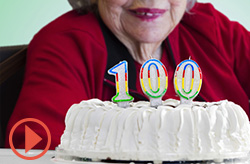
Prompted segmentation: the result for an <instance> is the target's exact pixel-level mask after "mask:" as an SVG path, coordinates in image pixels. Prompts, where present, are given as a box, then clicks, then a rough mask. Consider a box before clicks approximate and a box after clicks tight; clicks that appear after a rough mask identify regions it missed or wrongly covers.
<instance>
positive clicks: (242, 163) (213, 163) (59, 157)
mask: <svg viewBox="0 0 250 164" xmlns="http://www.w3.org/2000/svg"><path fill="white" fill-rule="evenodd" d="M52 161H54V162H67V163H68V162H72V163H88V164H94V163H95V164H111V163H113V164H114V163H115V164H250V152H249V153H248V155H246V156H243V157H242V156H241V157H240V158H231V159H214V160H180V161H165V160H164V161H162V160H152V161H150V160H147V161H136V160H131V161H128V160H112V159H94V158H87V157H80V156H74V155H70V154H68V153H67V152H65V151H63V150H62V149H56V154H55V157H53V158H52Z"/></svg>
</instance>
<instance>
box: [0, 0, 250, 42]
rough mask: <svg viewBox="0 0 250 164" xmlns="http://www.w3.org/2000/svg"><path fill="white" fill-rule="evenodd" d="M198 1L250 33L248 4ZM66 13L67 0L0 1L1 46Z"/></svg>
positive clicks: (247, 1) (235, 0)
mask: <svg viewBox="0 0 250 164" xmlns="http://www.w3.org/2000/svg"><path fill="white" fill-rule="evenodd" d="M198 1H199V2H211V3H212V4H213V5H214V6H215V8H217V9H218V10H219V11H221V12H222V13H224V14H225V15H226V16H228V17H229V18H230V19H231V20H235V21H238V22H240V23H241V24H242V25H244V26H245V27H246V28H247V29H248V30H249V31H250V0H239V1H238V0H198ZM69 10H71V7H70V5H69V4H68V2H67V0H0V46H6V45H20V44H28V43H29V42H30V40H31V39H32V37H33V36H34V34H35V33H37V32H38V31H39V30H40V29H41V28H42V27H43V26H45V25H46V24H47V23H49V22H50V21H52V20H54V19H55V18H56V17H58V16H60V15H61V14H63V13H65V12H67V11H69Z"/></svg>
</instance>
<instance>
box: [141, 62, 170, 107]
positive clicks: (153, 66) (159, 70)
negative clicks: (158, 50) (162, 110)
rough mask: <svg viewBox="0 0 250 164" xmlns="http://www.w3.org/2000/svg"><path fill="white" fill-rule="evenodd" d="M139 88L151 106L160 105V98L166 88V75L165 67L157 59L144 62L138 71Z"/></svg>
mask: <svg viewBox="0 0 250 164" xmlns="http://www.w3.org/2000/svg"><path fill="white" fill-rule="evenodd" d="M140 82H141V88H142V91H143V92H144V94H145V95H147V96H148V97H149V99H150V105H151V106H154V107H156V106H158V105H161V104H162V96H163V95H164V94H165V93H166V91H167V87H168V75H167V70H166V68H165V66H164V65H163V64H162V63H161V62H160V61H159V60H157V59H150V60H148V61H146V62H145V63H144V64H143V65H142V67H141V70H140Z"/></svg>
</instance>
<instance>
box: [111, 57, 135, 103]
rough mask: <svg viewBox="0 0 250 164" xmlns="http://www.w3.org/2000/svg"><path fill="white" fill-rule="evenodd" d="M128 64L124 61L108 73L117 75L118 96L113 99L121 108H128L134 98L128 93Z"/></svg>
mask: <svg viewBox="0 0 250 164" xmlns="http://www.w3.org/2000/svg"><path fill="white" fill-rule="evenodd" d="M127 65H128V62H127V61H122V62H120V63H119V64H117V65H115V66H114V67H112V68H110V69H109V70H108V73H109V74H111V75H115V79H116V95H115V96H114V97H113V98H112V101H113V102H116V103H118V106H120V107H123V108H125V107H128V106H129V102H130V101H132V100H133V99H134V98H133V97H132V96H130V95H129V92H128V67H127Z"/></svg>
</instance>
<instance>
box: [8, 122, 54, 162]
mask: <svg viewBox="0 0 250 164" xmlns="http://www.w3.org/2000/svg"><path fill="white" fill-rule="evenodd" d="M27 122H33V123H37V124H39V125H41V126H42V128H44V130H45V132H46V134H47V139H46V138H41V137H40V136H39V135H38V134H37V133H36V132H35V129H31V128H30V127H29V126H28V125H27V124H24V125H25V129H24V133H25V134H24V136H25V154H20V153H19V152H18V151H17V150H16V148H15V147H14V144H13V134H14V131H15V130H16V128H17V127H18V126H19V125H21V124H23V123H27ZM42 140H44V141H45V142H46V141H47V145H46V147H45V148H44V149H43V148H42V149H43V151H42V152H41V153H40V154H38V155H35V156H30V155H31V154H30V153H29V150H31V149H32V148H33V147H35V146H36V145H37V144H38V143H39V142H41V141H42ZM44 141H43V142H44ZM9 143H10V147H11V149H12V151H13V152H14V153H15V154H16V155H17V156H18V157H20V158H22V159H26V160H34V159H37V158H40V157H42V156H43V155H44V154H45V153H46V152H47V151H48V149H49V147H50V144H51V134H50V131H49V128H48V127H47V126H46V125H45V124H44V123H43V122H42V121H40V120H38V119H35V118H25V119H22V120H20V121H18V122H17V123H16V124H15V125H14V126H13V127H12V128H11V131H10V135H9Z"/></svg>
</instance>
